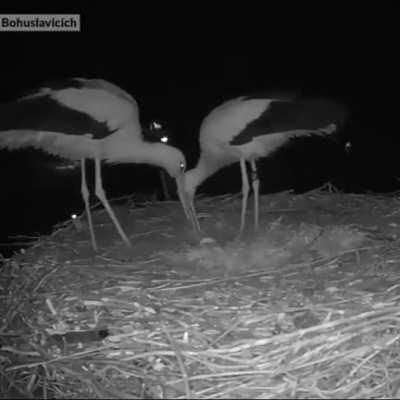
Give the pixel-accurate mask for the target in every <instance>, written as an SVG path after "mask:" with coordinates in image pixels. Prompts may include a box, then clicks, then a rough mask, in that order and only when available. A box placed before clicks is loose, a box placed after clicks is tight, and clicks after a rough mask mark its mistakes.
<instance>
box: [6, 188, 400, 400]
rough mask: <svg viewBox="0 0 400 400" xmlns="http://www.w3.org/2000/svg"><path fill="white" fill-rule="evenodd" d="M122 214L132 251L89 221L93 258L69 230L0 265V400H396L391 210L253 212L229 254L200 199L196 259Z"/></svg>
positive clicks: (102, 222) (282, 208)
mask: <svg viewBox="0 0 400 400" xmlns="http://www.w3.org/2000/svg"><path fill="white" fill-rule="evenodd" d="M129 204H130V206H129V207H127V206H124V207H123V208H121V209H120V210H118V209H117V214H118V215H119V216H120V218H121V213H125V214H126V213H128V214H129V220H132V221H133V222H132V227H131V228H130V229H129V230H128V232H129V233H130V237H131V239H132V241H133V242H134V243H133V244H134V248H133V250H132V251H128V250H126V249H125V248H124V247H123V244H121V243H120V241H119V238H118V236H117V234H116V233H115V232H113V230H112V227H109V226H108V221H107V219H106V215H105V214H104V213H103V212H102V211H98V212H96V213H95V215H94V217H95V221H96V227H95V229H96V233H98V231H99V230H101V229H103V230H105V231H107V229H108V228H110V233H109V236H107V235H105V236H103V237H102V239H101V240H102V241H103V245H102V249H103V251H102V252H101V253H100V254H97V255H95V254H93V253H91V250H90V241H89V233H88V231H87V227H86V225H85V222H84V220H83V219H75V220H71V221H66V222H65V223H64V224H62V225H60V226H58V227H56V229H55V231H54V232H53V234H51V235H49V236H46V237H40V238H39V239H38V240H36V241H35V242H34V243H33V244H32V245H31V247H30V248H29V249H27V250H25V251H22V252H20V253H18V254H15V255H14V256H13V257H12V258H10V259H6V260H3V267H2V271H1V274H2V275H1V276H2V280H1V284H0V290H1V294H0V298H1V302H0V311H1V316H2V320H1V330H0V341H1V342H0V343H1V347H0V388H1V394H2V397H10V396H13V397H34V398H48V397H53V398H82V397H86V398H182V399H183V398H274V399H275V398H396V397H399V396H400V389H399V388H400V379H399V371H398V370H399V362H398V358H399V351H400V346H399V338H400V302H399V299H400V285H399V284H398V281H399V265H398V264H399V251H398V239H397V237H398V234H399V233H400V228H399V226H398V224H397V222H396V218H398V217H397V215H398V213H397V211H398V210H399V202H398V201H397V199H396V198H395V197H389V196H388V197H379V196H369V195H348V194H346V195H344V194H340V193H326V192H323V191H321V190H317V191H313V192H309V193H306V194H303V195H296V196H294V195H292V194H291V193H279V194H275V195H269V196H263V197H262V199H261V202H260V206H261V222H262V223H261V225H260V226H261V229H260V232H258V234H257V235H255V234H254V232H253V230H252V226H251V214H249V215H248V220H247V223H248V225H249V226H248V230H247V233H246V234H244V235H243V236H242V237H241V238H240V239H237V237H236V235H237V229H238V226H239V214H240V198H237V197H236V196H231V195H228V196H220V197H216V198H203V199H200V200H199V201H198V202H197V208H198V212H199V215H200V220H201V224H202V230H203V232H204V234H205V235H206V236H207V237H211V238H213V239H214V240H205V241H204V242H205V244H199V243H198V241H196V240H194V238H193V237H192V236H191V230H190V227H189V226H187V221H185V220H184V217H183V216H182V214H183V212H182V210H181V208H180V205H179V204H178V203H175V202H162V203H161V202H160V203H157V202H152V203H147V204H146V205H145V206H141V207H137V206H135V205H134V204H133V203H132V202H131V203H129ZM78 220H79V223H77V221H78ZM106 221H107V223H106ZM125 225H126V224H125ZM106 239H107V240H106ZM105 243H106V244H105ZM100 244H102V242H101V241H100Z"/></svg>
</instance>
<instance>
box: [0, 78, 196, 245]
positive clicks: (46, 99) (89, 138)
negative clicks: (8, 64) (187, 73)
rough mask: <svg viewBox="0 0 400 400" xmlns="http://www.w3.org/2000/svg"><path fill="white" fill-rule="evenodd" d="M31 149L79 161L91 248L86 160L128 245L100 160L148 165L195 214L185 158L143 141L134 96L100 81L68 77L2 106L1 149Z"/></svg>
mask: <svg viewBox="0 0 400 400" xmlns="http://www.w3.org/2000/svg"><path fill="white" fill-rule="evenodd" d="M24 147H33V148H35V149H41V150H44V151H46V152H48V153H50V154H53V155H58V156H61V157H64V158H67V159H70V160H78V161H80V164H81V175H82V181H81V192H82V197H83V200H84V203H85V208H86V213H87V217H88V222H89V229H90V235H91V241H92V246H93V249H94V250H95V251H97V250H98V246H97V243H96V238H95V234H94V229H93V223H92V217H91V213H90V208H89V190H88V187H87V184H86V171H85V160H86V159H93V160H94V162H95V194H96V196H97V197H98V198H99V200H100V201H101V203H102V204H103V205H104V207H105V209H106V210H107V212H108V214H109V215H110V217H111V220H112V221H113V223H114V225H115V227H116V228H117V230H118V233H119V234H120V236H121V238H122V240H123V241H124V242H125V244H126V245H127V246H128V247H131V243H130V241H129V239H128V237H127V235H126V233H125V232H124V230H123V229H122V227H121V225H120V224H119V222H118V220H117V217H116V216H115V214H114V212H113V210H112V208H111V206H110V205H109V203H108V200H107V198H106V194H105V192H104V189H103V183H102V175H101V160H104V161H105V162H108V163H114V164H115V163H149V164H153V165H156V166H159V167H162V168H164V169H166V171H167V172H168V173H169V174H170V175H171V176H172V177H174V178H175V180H176V183H177V189H178V195H179V199H180V201H181V203H182V206H183V209H184V212H185V214H186V216H187V218H189V219H193V218H195V217H194V216H193V215H192V211H193V210H191V209H190V203H189V202H188V199H187V198H186V194H185V192H184V190H183V184H184V172H185V168H186V160H185V156H184V155H183V154H182V152H181V151H180V150H178V149H176V148H175V147H172V146H168V145H166V144H163V143H150V142H146V141H145V140H144V138H143V135H142V130H141V126H140V123H139V110H138V105H137V103H136V101H135V99H134V98H133V97H132V96H131V95H130V94H128V93H127V92H125V91H124V90H122V89H121V88H119V87H118V86H116V85H114V84H112V83H110V82H107V81H105V80H102V79H84V78H71V79H67V80H65V81H58V82H53V83H49V84H46V85H43V86H42V87H40V88H39V89H36V90H34V91H32V92H30V93H28V94H26V95H24V96H23V97H20V98H18V99H17V100H15V101H13V102H10V103H6V104H4V105H2V106H0V148H4V149H8V150H14V149H21V148H24Z"/></svg>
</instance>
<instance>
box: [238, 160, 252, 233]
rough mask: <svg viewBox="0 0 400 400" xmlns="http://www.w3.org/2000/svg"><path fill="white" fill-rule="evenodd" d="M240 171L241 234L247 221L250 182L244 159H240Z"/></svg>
mask: <svg viewBox="0 0 400 400" xmlns="http://www.w3.org/2000/svg"><path fill="white" fill-rule="evenodd" d="M240 171H241V173H242V194H243V198H242V215H241V218H240V232H239V234H241V233H242V232H243V229H244V224H245V219H246V208H247V198H248V196H249V188H250V186H249V180H248V178H247V170H246V160H245V159H244V158H241V159H240Z"/></svg>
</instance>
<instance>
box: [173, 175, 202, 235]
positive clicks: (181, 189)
mask: <svg viewBox="0 0 400 400" xmlns="http://www.w3.org/2000/svg"><path fill="white" fill-rule="evenodd" d="M176 186H177V189H178V196H179V200H180V201H181V204H182V207H183V211H184V212H185V215H186V217H187V219H188V220H189V221H190V222H191V224H192V226H193V229H194V231H195V232H196V234H197V235H199V236H200V223H199V220H198V219H197V215H196V210H195V209H194V205H193V199H190V198H189V196H188V194H187V193H186V191H185V184H184V175H183V174H181V175H179V176H178V177H177V178H176Z"/></svg>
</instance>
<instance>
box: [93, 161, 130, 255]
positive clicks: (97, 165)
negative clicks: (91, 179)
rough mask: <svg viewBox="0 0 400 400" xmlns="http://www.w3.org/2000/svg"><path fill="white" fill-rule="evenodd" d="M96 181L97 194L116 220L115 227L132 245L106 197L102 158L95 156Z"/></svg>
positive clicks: (126, 242)
mask: <svg viewBox="0 0 400 400" xmlns="http://www.w3.org/2000/svg"><path fill="white" fill-rule="evenodd" d="M94 161H95V174H96V175H95V178H96V179H95V181H96V196H97V197H98V198H99V200H100V201H101V202H102V204H103V206H104V207H105V209H106V210H107V212H108V214H109V215H110V217H111V219H112V221H113V222H114V225H115V227H116V228H117V230H118V233H119V234H120V235H121V237H122V240H123V241H124V242H125V244H126V245H127V246H128V247H132V245H131V242H130V241H129V239H128V237H127V236H126V234H125V232H124V231H123V229H122V227H121V225H120V224H119V222H118V220H117V217H116V216H115V214H114V211H113V210H112V208H111V206H110V204H109V203H108V200H107V198H106V194H105V192H104V189H103V181H102V179H101V165H100V158H98V157H96V158H95V160H94Z"/></svg>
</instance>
